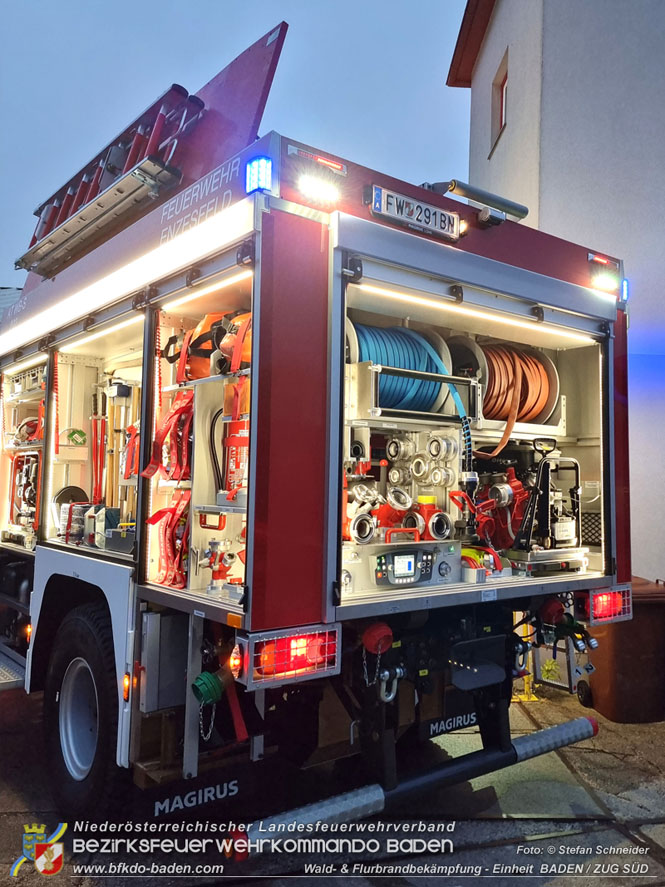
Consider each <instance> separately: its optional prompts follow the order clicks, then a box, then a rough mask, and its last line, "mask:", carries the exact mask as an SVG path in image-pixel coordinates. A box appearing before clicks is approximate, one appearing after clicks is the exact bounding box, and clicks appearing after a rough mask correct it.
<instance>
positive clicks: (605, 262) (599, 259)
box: [591, 256, 610, 265]
mask: <svg viewBox="0 0 665 887" xmlns="http://www.w3.org/2000/svg"><path fill="white" fill-rule="evenodd" d="M591 261H592V262H598V264H599V265H609V264H610V260H609V259H606V258H604V256H594V257H593V258H592V259H591Z"/></svg>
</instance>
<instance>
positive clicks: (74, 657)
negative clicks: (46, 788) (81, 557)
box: [44, 604, 127, 816]
mask: <svg viewBox="0 0 665 887" xmlns="http://www.w3.org/2000/svg"><path fill="white" fill-rule="evenodd" d="M44 732H45V743H46V758H47V766H48V770H49V777H50V780H51V789H52V793H53V795H54V798H55V800H56V802H57V804H58V807H59V809H60V810H61V811H62V812H63V813H66V814H67V815H68V816H72V815H76V816H83V815H85V816H91V815H92V814H93V813H94V815H95V816H100V815H102V814H103V813H105V812H107V811H109V810H110V809H112V808H113V807H114V806H115V802H116V800H117V799H118V795H119V791H120V788H121V787H122V786H123V785H124V783H125V782H126V780H127V771H126V770H123V769H121V768H120V767H118V766H117V765H116V763H115V751H116V739H117V734H118V688H117V683H116V674H115V657H114V653H113V635H112V632H111V626H110V623H109V618H108V611H107V610H106V608H105V607H104V606H103V605H100V604H85V605H84V606H81V607H76V608H75V609H74V610H72V611H71V612H70V613H68V614H67V616H66V617H65V618H64V619H63V621H62V624H61V625H60V628H59V630H58V633H57V635H56V638H55V642H54V644H53V651H52V653H51V659H50V661H49V666H48V671H47V674H46V683H45V688H44Z"/></svg>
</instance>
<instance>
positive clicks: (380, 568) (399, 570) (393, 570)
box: [374, 549, 434, 585]
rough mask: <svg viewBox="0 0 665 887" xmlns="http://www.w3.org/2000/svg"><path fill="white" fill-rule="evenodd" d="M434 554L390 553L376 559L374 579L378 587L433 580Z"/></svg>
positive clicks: (414, 552) (417, 552)
mask: <svg viewBox="0 0 665 887" xmlns="http://www.w3.org/2000/svg"><path fill="white" fill-rule="evenodd" d="M433 563H434V552H432V551H421V550H418V549H416V550H415V551H414V550H411V551H408V550H407V551H404V550H401V551H400V550H398V551H388V552H386V553H385V554H379V555H377V558H376V569H375V570H374V578H375V579H376V584H377V585H413V584H414V583H416V582H428V581H429V580H430V579H431V578H432V564H433Z"/></svg>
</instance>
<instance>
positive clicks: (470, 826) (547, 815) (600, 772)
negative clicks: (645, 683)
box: [0, 691, 665, 887]
mask: <svg viewBox="0 0 665 887" xmlns="http://www.w3.org/2000/svg"><path fill="white" fill-rule="evenodd" d="M542 695H543V697H544V698H542V699H541V700H540V701H538V702H532V703H525V704H519V705H515V706H513V707H512V728H513V733H514V735H520V734H523V733H527V732H530V731H532V730H535V729H538V728H540V727H546V726H549V725H552V724H556V723H561V722H562V721H565V720H568V719H571V718H574V717H579V716H580V715H581V714H585V713H586V712H585V710H583V709H581V708H580V706H579V703H578V702H577V700H576V699H575V698H573V697H567V696H562V695H559V694H553V693H552V694H549V693H543V694H542ZM597 719H598V721H599V722H600V728H601V729H600V731H599V733H598V736H597V737H595V738H593V739H589V740H587V741H585V742H582V743H579V744H578V745H576V746H572V747H570V748H567V749H563V750H561V751H559V752H556V753H552V754H549V755H546V756H543V757H540V758H536V759H533V760H531V761H525V762H523V763H522V764H519V765H516V766H514V767H511V768H508V769H506V770H503V771H501V772H499V773H494V774H491V775H489V776H484V777H480V778H478V779H475V780H472V781H471V782H467V783H464V784H462V785H459V786H455V787H454V788H452V789H450V788H449V789H446V790H442V791H433V792H430V793H429V794H427V795H424V796H420V797H418V798H417V799H416V800H414V801H410V802H408V803H405V804H404V805H402V807H401V808H400V810H399V819H400V820H401V821H405V822H418V821H426V822H442V821H444V822H452V821H454V822H455V827H454V831H453V832H452V833H447V834H445V835H436V836H435V837H437V838H443V837H449V838H450V840H451V841H452V842H453V852H452V853H451V852H437V853H432V852H429V853H428V852H427V850H426V851H425V852H416V853H413V854H410V853H407V852H403V853H397V854H386V853H385V852H384V850H383V849H382V851H381V852H379V853H374V854H371V853H370V854H359V855H358V856H356V857H354V858H355V859H356V864H357V865H359V866H365V867H367V866H375V868H374V869H371V868H360V869H358V870H357V871H356V872H353V871H351V870H347V871H343V870H342V866H343V864H344V862H345V861H348V855H346V854H342V855H339V856H337V857H335V856H334V855H333V856H331V859H330V861H331V864H332V865H334V866H335V867H336V868H335V870H334V871H332V872H329V873H327V874H321V875H313V874H308V875H306V876H303V872H304V866H305V864H307V863H312V862H313V861H315V860H313V859H312V857H311V856H306V855H294V856H289V857H288V858H286V859H285V858H284V855H281V856H280V855H266V856H262V857H260V858H256V857H253V858H251V859H250V860H247V861H245V862H243V863H240V862H237V861H233V860H231V861H227V860H225V859H223V862H224V864H225V871H224V874H223V875H216V876H211V875H203V876H202V877H196V878H192V877H191V876H187V877H174V876H171V875H165V876H163V877H148V876H146V875H141V876H140V877H120V876H117V877H116V876H113V877H105V878H103V877H95V876H80V875H75V874H74V871H73V864H74V862H76V861H77V860H74V861H72V860H71V859H69V858H68V861H67V863H66V866H65V870H64V872H63V873H62V875H59V876H56V880H54V883H55V884H57V883H58V880H60V882H61V883H65V879H66V882H67V883H69V884H72V885H74V887H107V885H111V887H136V885H137V884H141V885H144V884H145V885H149V887H152V885H155V887H157V885H158V887H176V885H179V887H180V885H189V884H191V885H197V887H198V885H201V887H205V885H212V884H232V883H238V884H240V883H244V884H253V883H255V882H257V881H258V882H259V883H263V884H270V885H282V884H284V885H293V884H294V882H295V883H299V884H303V883H313V884H316V885H317V887H325V885H328V884H329V885H334V887H340V884H342V883H346V882H349V883H353V884H354V885H356V887H386V885H391V884H395V885H410V884H413V885H420V887H422V885H441V884H446V885H455V887H457V885H459V887H470V885H472V884H476V883H478V884H487V885H492V887H508V885H510V887H512V885H514V884H519V885H523V887H531V885H539V887H540V885H547V887H549V885H553V887H554V885H555V887H582V885H587V884H592V885H596V887H604V885H608V887H641V885H651V887H665V723H659V724H642V725H625V724H613V723H611V722H609V721H607V720H606V719H604V718H603V717H602V716H600V715H598V716H597ZM478 747H480V740H479V737H478V735H477V733H476V731H474V730H473V729H469V730H466V731H463V732H461V733H457V734H454V735H450V736H448V737H445V738H441V739H439V740H437V741H436V743H435V744H433V745H432V747H431V748H430V749H429V750H428V752H427V754H428V755H430V756H431V758H432V761H436V760H441V759H442V758H443V757H445V755H446V754H449V755H457V754H463V753H465V752H468V751H472V750H474V749H475V748H478ZM43 757H44V756H43V742H42V734H41V698H40V696H39V694H35V695H34V696H31V697H26V696H25V695H24V694H23V693H22V692H21V691H10V692H9V693H5V694H2V695H0V884H2V885H4V884H7V885H9V884H18V883H21V882H23V883H27V882H28V881H29V880H30V879H32V880H33V881H34V880H35V879H36V878H39V875H37V873H36V872H35V871H34V869H33V870H32V871H30V868H32V865H31V864H28V863H26V864H25V866H24V867H23V869H22V870H21V871H20V872H19V876H18V877H17V878H11V877H10V876H9V868H10V866H11V863H12V862H13V861H14V859H15V858H16V857H17V856H18V855H19V854H20V849H21V835H22V833H23V824H24V823H32V822H37V823H42V822H44V823H47V824H48V825H49V826H50V827H54V826H55V824H56V822H57V821H58V816H57V813H56V811H55V808H54V804H53V802H52V800H51V798H50V796H49V792H48V788H47V785H46V781H45V773H44V763H43ZM342 772H343V771H342ZM338 779H340V780H341V781H339V784H337V786H336V790H338V791H343V790H344V789H345V787H346V786H345V785H344V784H343V778H342V777H338ZM284 806H285V807H286V808H288V807H289V806H290V805H289V803H288V798H285V804H284ZM206 818H207V819H214V814H211V813H207V814H206ZM371 821H372V820H370V822H371ZM359 834H360V836H361V837H363V836H364V837H367V834H364V835H362V834H361V833H359ZM400 837H403V836H400ZM428 837H431V836H429V835H428ZM382 840H383V838H382ZM65 846H66V848H68V844H67V840H66V839H65ZM622 848H626V849H627V850H628V851H630V852H628V853H622V852H621V849H622ZM66 855H67V857H69V856H70V854H69V852H67V854H66ZM137 858H139V859H143V861H145V858H143V857H136V856H134V857H131V856H126V857H124V860H125V861H126V862H127V863H128V864H129V863H131V862H136V860H137ZM112 859H116V860H118V859H119V860H121V861H122V859H123V857H122V856H120V857H112ZM219 859H220V857H219V856H218V855H217V851H215V856H214V859H213V861H219ZM100 860H101V861H102V862H104V861H105V859H104V858H103V857H100V856H99V855H98V856H96V857H94V858H89V859H78V861H79V862H81V861H84V862H91V863H93V864H99V863H100ZM178 861H179V862H182V861H183V860H182V859H180V858H179V860H178ZM390 864H392V865H398V864H399V865H411V866H412V867H416V866H421V867H422V868H421V869H420V870H416V868H412V869H406V870H402V871H401V872H400V873H399V874H394V873H391V872H388V873H386V872H385V869H381V868H377V866H385V865H390ZM434 866H448V867H449V868H448V869H447V870H446V871H447V874H446V873H444V870H443V869H441V868H439V869H438V870H436V869H432V867H434ZM515 866H523V867H524V866H525V867H526V871H525V870H524V869H522V872H521V873H520V872H519V871H517V870H516V869H515ZM530 866H533V868H532V869H529V867H530ZM428 867H429V870H428ZM640 867H641V868H640ZM433 871H438V872H439V873H438V874H433V873H432V872H433ZM297 876H299V877H297ZM296 877H297V880H295V879H296Z"/></svg>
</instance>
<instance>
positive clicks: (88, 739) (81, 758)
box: [59, 657, 99, 782]
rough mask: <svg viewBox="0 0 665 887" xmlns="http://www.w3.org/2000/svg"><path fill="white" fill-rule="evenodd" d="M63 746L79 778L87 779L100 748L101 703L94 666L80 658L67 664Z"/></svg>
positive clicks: (62, 702)
mask: <svg viewBox="0 0 665 887" xmlns="http://www.w3.org/2000/svg"><path fill="white" fill-rule="evenodd" d="M59 722H60V748H61V749H62V757H63V759H64V762H65V766H66V767H67V769H68V770H69V772H70V774H71V775H72V777H73V778H74V779H76V780H77V781H79V782H80V781H81V780H82V779H85V778H86V776H87V775H88V773H89V772H90V769H91V767H92V764H93V761H94V759H95V752H96V751H97V736H98V733H99V706H98V700H97V687H96V685H95V680H94V678H93V676H92V671H91V670H90V666H89V665H88V663H87V662H86V661H85V659H81V658H80V657H79V658H77V659H73V660H72V661H71V662H70V663H69V665H68V666H67V671H66V672H65V676H64V678H63V679H62V687H61V689H60V712H59Z"/></svg>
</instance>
